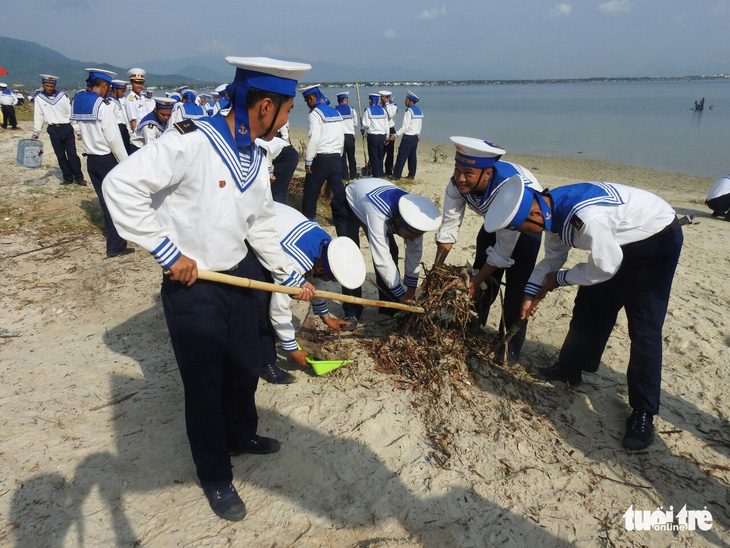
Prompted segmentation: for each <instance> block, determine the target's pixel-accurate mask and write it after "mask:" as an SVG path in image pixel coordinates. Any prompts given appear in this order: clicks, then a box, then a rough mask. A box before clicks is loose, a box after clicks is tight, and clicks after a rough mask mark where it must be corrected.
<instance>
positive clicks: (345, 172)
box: [342, 133, 357, 181]
mask: <svg viewBox="0 0 730 548" xmlns="http://www.w3.org/2000/svg"><path fill="white" fill-rule="evenodd" d="M348 164H349V167H348ZM342 178H343V179H345V180H347V181H349V180H350V179H357V162H356V161H355V136H354V135H353V134H352V133H345V147H344V149H343V150H342Z"/></svg>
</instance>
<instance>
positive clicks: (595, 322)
mask: <svg viewBox="0 0 730 548" xmlns="http://www.w3.org/2000/svg"><path fill="white" fill-rule="evenodd" d="M682 241H683V236H682V230H681V229H679V228H678V229H675V230H668V231H666V232H662V233H659V234H656V235H654V236H652V237H650V238H647V239H646V240H642V241H640V242H634V243H632V244H628V245H624V246H622V247H621V249H622V250H623V254H624V258H623V262H622V263H621V267H620V268H619V270H618V272H617V273H616V274H615V275H614V276H613V277H612V278H611V279H610V280H607V281H605V282H603V283H600V284H596V285H591V286H582V287H581V288H580V289H578V294H577V295H576V298H575V304H574V307H573V318H572V319H571V320H570V329H569V331H568V335H567V336H566V337H565V342H564V343H563V347H562V348H561V350H560V357H559V359H558V361H559V364H560V366H561V367H562V368H563V369H564V370H567V371H570V372H575V373H579V372H580V371H590V372H593V371H597V370H598V366H599V364H600V362H601V356H602V355H603V351H604V350H605V348H606V342H607V341H608V338H609V336H610V335H611V331H613V327H614V325H615V324H616V317H617V316H618V312H619V310H621V309H622V308H623V309H624V310H625V311H626V319H627V321H628V326H629V339H630V340H631V352H630V357H629V365H628V369H627V372H626V377H627V380H628V386H629V404H630V405H631V407H632V408H633V409H636V410H643V411H647V412H649V413H651V414H652V415H656V414H657V413H658V412H659V400H660V394H661V380H662V327H663V326H664V318H665V316H666V314H667V303H668V301H669V293H670V291H671V289H672V280H673V279H674V271H675V270H676V268H677V262H678V261H679V254H680V251H681V250H682Z"/></svg>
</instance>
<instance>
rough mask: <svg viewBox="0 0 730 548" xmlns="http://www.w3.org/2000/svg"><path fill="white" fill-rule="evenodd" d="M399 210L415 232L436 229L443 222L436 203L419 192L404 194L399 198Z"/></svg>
mask: <svg viewBox="0 0 730 548" xmlns="http://www.w3.org/2000/svg"><path fill="white" fill-rule="evenodd" d="M398 212H399V213H400V216H401V220H402V221H404V222H405V223H406V224H407V225H408V226H407V227H406V228H408V229H412V230H414V231H415V232H428V231H429V230H436V229H437V228H438V227H439V225H440V224H441V212H440V211H439V208H438V207H436V205H435V204H434V203H433V202H432V201H431V200H429V199H428V198H426V197H425V196H419V195H418V194H404V195H403V196H401V197H400V199H399V200H398Z"/></svg>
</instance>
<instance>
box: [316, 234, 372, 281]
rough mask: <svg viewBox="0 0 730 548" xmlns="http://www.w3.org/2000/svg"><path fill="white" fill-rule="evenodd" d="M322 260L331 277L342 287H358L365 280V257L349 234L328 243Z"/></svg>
mask: <svg viewBox="0 0 730 548" xmlns="http://www.w3.org/2000/svg"><path fill="white" fill-rule="evenodd" d="M322 262H323V263H324V268H325V271H326V272H327V274H328V275H329V276H330V278H334V279H335V280H337V281H338V282H339V283H340V285H341V286H342V287H345V288H347V289H357V288H358V287H360V286H361V285H362V284H363V282H364V281H365V259H363V257H362V253H361V252H360V248H359V247H358V246H357V244H356V243H355V242H353V241H352V240H351V239H350V238H348V237H347V236H340V237H337V238H334V239H333V240H332V241H331V242H330V243H329V245H327V247H326V250H325V253H324V256H323V257H322Z"/></svg>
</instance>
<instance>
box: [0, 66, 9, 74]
mask: <svg viewBox="0 0 730 548" xmlns="http://www.w3.org/2000/svg"><path fill="white" fill-rule="evenodd" d="M7 73H8V71H7V70H5V69H4V68H3V67H0V76H5V75H6V74H7Z"/></svg>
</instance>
